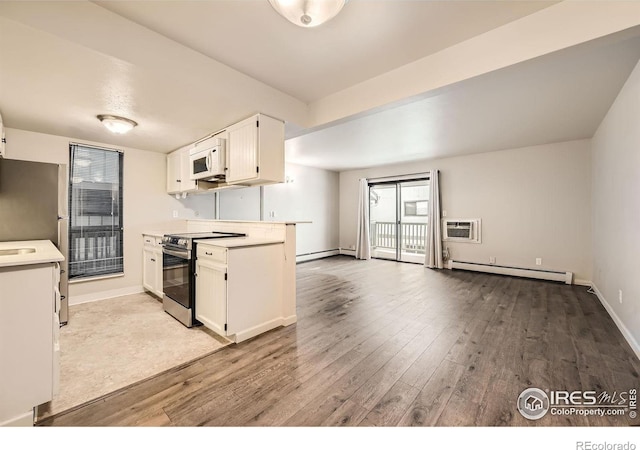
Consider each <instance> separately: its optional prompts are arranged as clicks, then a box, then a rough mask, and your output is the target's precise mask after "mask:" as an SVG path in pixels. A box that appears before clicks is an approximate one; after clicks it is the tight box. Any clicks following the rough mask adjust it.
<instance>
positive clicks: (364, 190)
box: [356, 178, 371, 259]
mask: <svg viewBox="0 0 640 450" xmlns="http://www.w3.org/2000/svg"><path fill="white" fill-rule="evenodd" d="M356 258H357V259H371V246H370V244H369V182H368V181H367V179H366V178H361V179H360V192H359V200H358V235H357V238H356Z"/></svg>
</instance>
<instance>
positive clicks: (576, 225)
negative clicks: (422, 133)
mask: <svg viewBox="0 0 640 450" xmlns="http://www.w3.org/2000/svg"><path fill="white" fill-rule="evenodd" d="M590 161H591V157H590V145H589V141H588V140H580V141H571V142H563V143H555V144H547V145H540V146H535V147H527V148H521V149H512V150H503V151H496V152H489V153H482V154H476V155H468V156H461V157H455V158H444V159H437V160H430V161H421V162H416V163H411V164H401V165H394V166H383V167H375V168H370V169H366V170H354V171H347V172H342V173H341V174H340V247H341V248H346V249H348V248H351V247H352V246H353V245H355V241H356V229H357V205H358V180H359V179H360V178H376V177H384V176H392V175H404V174H411V173H420V172H426V171H428V170H430V169H439V170H440V183H441V184H440V191H441V197H442V209H443V210H444V211H446V214H447V217H449V218H480V219H482V243H481V244H467V243H445V246H446V247H449V250H450V253H451V257H452V258H453V259H456V260H460V261H468V262H478V263H489V257H490V256H494V257H495V258H496V264H498V265H506V266H517V267H533V268H535V267H538V268H542V269H549V270H563V271H564V270H566V271H571V272H574V276H575V278H577V279H578V280H582V281H588V280H591V162H590ZM536 258H542V262H543V264H542V266H536V265H535V259H536Z"/></svg>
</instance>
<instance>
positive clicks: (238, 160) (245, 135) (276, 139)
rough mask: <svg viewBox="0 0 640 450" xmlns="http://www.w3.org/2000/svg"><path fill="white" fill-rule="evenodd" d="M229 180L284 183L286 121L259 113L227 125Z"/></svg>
mask: <svg viewBox="0 0 640 450" xmlns="http://www.w3.org/2000/svg"><path fill="white" fill-rule="evenodd" d="M227 139H228V142H227V149H228V152H227V164H228V167H227V179H226V181H227V183H228V184H235V183H239V184H246V185H259V184H271V183H283V182H284V123H283V122H282V121H280V120H277V119H274V118H272V117H269V116H265V115H264V114H256V115H255V116H251V117H249V118H248V119H245V120H243V121H241V122H238V123H236V124H234V125H232V126H230V127H228V128H227Z"/></svg>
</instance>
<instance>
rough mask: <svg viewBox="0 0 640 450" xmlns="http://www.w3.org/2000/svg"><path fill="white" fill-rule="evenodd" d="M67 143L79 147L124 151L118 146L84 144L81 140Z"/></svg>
mask: <svg viewBox="0 0 640 450" xmlns="http://www.w3.org/2000/svg"><path fill="white" fill-rule="evenodd" d="M69 145H77V146H80V147H88V148H97V149H99V150H109V151H111V152H118V153H124V150H121V149H119V148H109V147H100V146H99V145H93V144H85V143H82V142H69Z"/></svg>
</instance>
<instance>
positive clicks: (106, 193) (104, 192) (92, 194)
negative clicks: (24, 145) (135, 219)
mask: <svg viewBox="0 0 640 450" xmlns="http://www.w3.org/2000/svg"><path fill="white" fill-rule="evenodd" d="M122 160H123V154H122V152H120V151H117V150H111V149H104V148H98V147H91V146H87V145H81V144H71V145H70V164H69V167H70V169H69V279H70V280H72V279H80V278H89V277H98V276H104V275H111V274H120V273H123V272H124V269H123V257H122V256H123V242H122V236H123V220H122Z"/></svg>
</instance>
